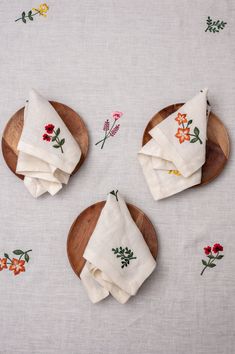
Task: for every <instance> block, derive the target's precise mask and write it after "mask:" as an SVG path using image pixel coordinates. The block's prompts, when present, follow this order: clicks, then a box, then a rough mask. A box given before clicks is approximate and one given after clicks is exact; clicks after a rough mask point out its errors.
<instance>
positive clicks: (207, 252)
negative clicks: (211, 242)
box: [204, 246, 211, 255]
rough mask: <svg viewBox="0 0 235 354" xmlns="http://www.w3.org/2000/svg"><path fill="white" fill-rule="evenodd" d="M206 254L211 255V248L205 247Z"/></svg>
mask: <svg viewBox="0 0 235 354" xmlns="http://www.w3.org/2000/svg"><path fill="white" fill-rule="evenodd" d="M204 252H205V254H206V255H208V254H210V253H211V246H207V247H204Z"/></svg>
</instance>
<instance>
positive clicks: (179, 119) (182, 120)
mask: <svg viewBox="0 0 235 354" xmlns="http://www.w3.org/2000/svg"><path fill="white" fill-rule="evenodd" d="M186 116H187V114H182V113H178V115H177V117H176V118H175V120H176V121H177V122H178V124H179V125H181V124H182V123H187V121H188V120H187V118H186Z"/></svg>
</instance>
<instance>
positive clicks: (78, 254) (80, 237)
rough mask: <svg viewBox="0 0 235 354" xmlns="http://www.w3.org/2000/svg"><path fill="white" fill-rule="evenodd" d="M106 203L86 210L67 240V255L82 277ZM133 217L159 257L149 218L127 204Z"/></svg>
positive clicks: (152, 251)
mask: <svg viewBox="0 0 235 354" xmlns="http://www.w3.org/2000/svg"><path fill="white" fill-rule="evenodd" d="M104 205H105V201H102V202H98V203H96V204H93V205H91V206H90V207H88V208H87V209H85V210H84V211H83V212H82V213H81V214H80V215H79V216H78V217H77V219H76V220H75V221H74V223H73V224H72V226H71V228H70V231H69V234H68V240H67V253H68V258H69V262H70V264H71V267H72V269H73V270H74V272H75V273H76V274H77V276H80V273H81V271H82V269H83V267H84V264H85V260H84V258H83V253H84V251H85V248H86V246H87V243H88V241H89V239H90V237H91V235H92V233H93V231H94V229H95V226H96V224H97V221H98V219H99V216H100V213H101V211H102V209H103V207H104ZM127 207H128V209H129V211H130V213H131V216H132V218H133V220H134V222H135V223H136V225H137V226H138V228H139V230H140V232H141V233H142V235H143V237H144V239H145V241H146V243H147V245H148V247H149V249H150V252H151V253H152V255H153V257H154V258H155V259H156V257H157V250H158V244H157V234H156V231H155V229H154V227H153V225H152V223H151V221H150V220H149V219H148V217H147V216H146V215H145V214H144V213H143V212H142V211H141V210H140V209H139V208H137V207H136V206H134V205H132V204H127Z"/></svg>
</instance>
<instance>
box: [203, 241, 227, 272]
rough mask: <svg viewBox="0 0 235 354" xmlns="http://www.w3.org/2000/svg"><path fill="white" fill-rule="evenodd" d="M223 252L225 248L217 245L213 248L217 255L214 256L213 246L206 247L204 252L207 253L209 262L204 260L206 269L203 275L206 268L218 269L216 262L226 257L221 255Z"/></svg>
mask: <svg viewBox="0 0 235 354" xmlns="http://www.w3.org/2000/svg"><path fill="white" fill-rule="evenodd" d="M223 250H224V248H223V246H221V244H219V243H215V244H214V246H213V248H212V251H213V252H214V253H215V254H216V256H214V255H213V254H212V251H211V246H206V247H204V252H205V254H206V256H207V257H208V261H206V260H204V259H202V264H203V265H204V268H203V269H202V271H201V275H202V274H203V273H204V271H205V270H206V268H214V267H216V264H215V263H214V262H215V261H217V260H219V259H222V258H223V256H224V255H223V254H220V251H223Z"/></svg>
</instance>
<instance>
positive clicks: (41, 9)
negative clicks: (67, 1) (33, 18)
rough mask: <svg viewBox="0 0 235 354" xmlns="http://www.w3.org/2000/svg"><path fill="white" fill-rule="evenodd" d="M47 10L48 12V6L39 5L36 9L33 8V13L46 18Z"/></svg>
mask: <svg viewBox="0 0 235 354" xmlns="http://www.w3.org/2000/svg"><path fill="white" fill-rule="evenodd" d="M48 10H49V6H48V5H47V4H46V3H44V4H40V5H39V8H38V9H35V8H33V11H37V12H39V15H41V16H44V17H46V16H47V15H46V13H47V11H48Z"/></svg>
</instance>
